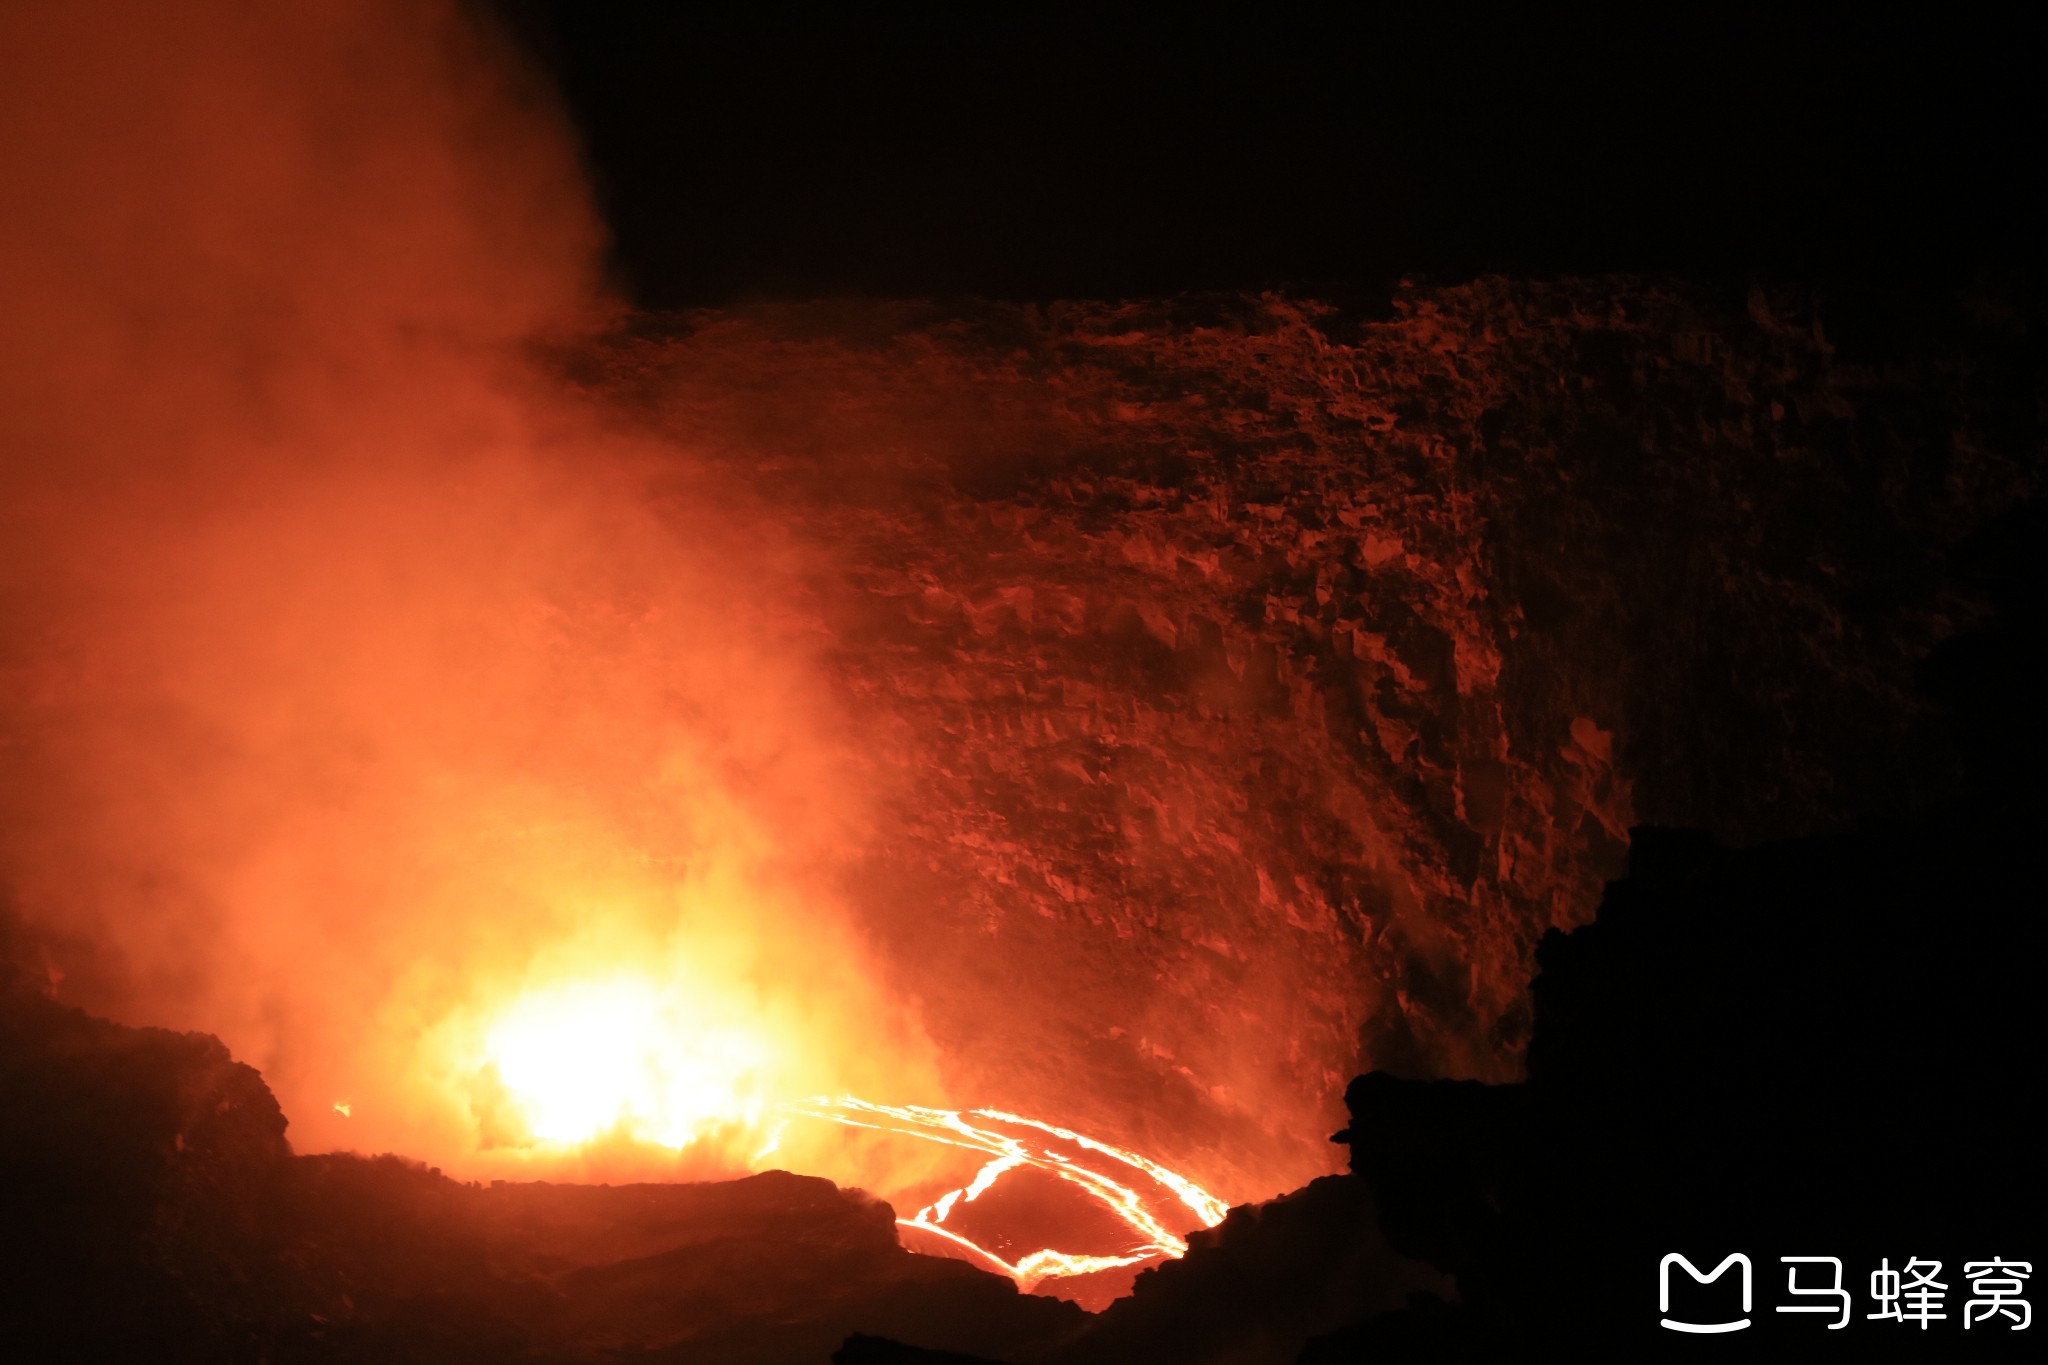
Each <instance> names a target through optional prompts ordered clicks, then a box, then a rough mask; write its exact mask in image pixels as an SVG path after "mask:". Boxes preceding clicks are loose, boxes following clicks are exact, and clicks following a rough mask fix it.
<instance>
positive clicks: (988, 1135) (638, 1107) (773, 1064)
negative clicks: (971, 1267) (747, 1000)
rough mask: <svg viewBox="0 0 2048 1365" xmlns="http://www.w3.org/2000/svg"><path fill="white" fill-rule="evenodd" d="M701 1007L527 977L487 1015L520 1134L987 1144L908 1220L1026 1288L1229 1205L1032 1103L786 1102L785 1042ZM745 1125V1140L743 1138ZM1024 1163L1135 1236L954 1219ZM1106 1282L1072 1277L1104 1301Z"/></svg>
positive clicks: (494, 1056)
mask: <svg viewBox="0 0 2048 1365" xmlns="http://www.w3.org/2000/svg"><path fill="white" fill-rule="evenodd" d="M704 1008H705V1007H704V1004H703V1002H702V1001H701V1000H699V999H695V998H693V997H691V996H689V995H687V994H685V993H683V992H681V991H679V990H676V989H673V988H662V987H658V986H656V985H654V984H653V983H652V982H651V981H650V980H648V979H646V978H644V977H636V976H624V975H622V976H616V977H610V978H603V977H599V978H589V979H582V980H576V981H572V982H569V983H567V984H560V985H556V986H554V987H551V988H548V989H544V990H538V991H531V992H529V993H527V994H525V995H523V996H521V997H519V998H518V999H517V1000H516V1001H515V1002H514V1003H513V1004H512V1005H511V1006H509V1007H508V1008H507V1009H506V1010H505V1011H504V1012H503V1013H501V1014H499V1015H498V1016H496V1018H495V1020H494V1021H493V1022H492V1023H490V1025H489V1026H488V1027H487V1028H486V1029H485V1030H484V1032H483V1035H482V1051H481V1055H480V1057H479V1058H478V1064H479V1065H480V1066H481V1067H482V1068H483V1069H484V1072H485V1074H488V1075H490V1076H491V1077H493V1078H494V1080H495V1081H496V1082H497V1083H498V1084H499V1085H501V1086H502V1088H503V1093H504V1094H505V1096H506V1097H507V1098H508V1099H509V1101H510V1104H511V1106H512V1109H513V1111H514V1113H515V1114H516V1118H517V1125H518V1127H519V1128H520V1129H521V1130H523V1131H522V1132H521V1134H520V1139H519V1140H520V1141H521V1142H522V1143H525V1144H531V1145H532V1146H534V1147H536V1148H541V1149H549V1148H552V1149H555V1150H573V1149H577V1148H579V1147H582V1146H584V1145H585V1144H591V1143H595V1142H597V1141H599V1140H601V1139H613V1138H619V1137H623V1138H625V1139H628V1140H629V1141H631V1142H637V1143H649V1144H654V1145H656V1146H659V1147H663V1148H669V1149H672V1150H675V1151H682V1150H684V1149H687V1148H690V1147H691V1146H692V1145H693V1144H695V1143H698V1142H700V1141H703V1140H704V1139H706V1138H709V1137H713V1136H716V1138H717V1139H718V1140H719V1142H720V1143H721V1144H723V1146H724V1147H725V1149H726V1150H728V1151H730V1152H732V1153H734V1157H735V1160H736V1162H741V1163H744V1164H745V1165H747V1166H750V1167H758V1166H760V1165H761V1163H762V1162H763V1161H764V1160H765V1159H766V1158H768V1157H769V1156H770V1155H771V1154H772V1153H775V1152H776V1151H778V1150H779V1148H780V1145H781V1140H782V1137H783V1134H784V1131H785V1130H786V1128H787V1126H788V1124H789V1123H790V1122H791V1121H793V1120H799V1119H811V1120H822V1121H825V1122H828V1123H834V1124H841V1125H844V1126H846V1127H850V1128H860V1129H868V1130H872V1131H875V1132H880V1133H885V1134H891V1135H894V1136H898V1137H904V1138H912V1139H916V1140H918V1141H920V1142H929V1143H937V1144H940V1145H942V1146H947V1147H953V1148H958V1149H961V1150H964V1151H968V1152H973V1153H978V1154H981V1155H983V1156H985V1157H986V1158H987V1159H986V1160H985V1161H983V1162H982V1164H981V1165H980V1167H979V1169H978V1170H977V1171H976V1173H975V1175H974V1177H973V1179H971V1180H970V1181H968V1182H967V1183H966V1184H964V1185H962V1186H960V1187H958V1188H956V1189H952V1190H949V1191H947V1192H946V1193H945V1194H943V1195H941V1196H940V1197H939V1198H937V1199H935V1200H933V1201H932V1202H930V1203H929V1204H926V1205H925V1206H924V1207H923V1208H920V1209H918V1210H917V1212H916V1213H914V1214H912V1215H910V1216H909V1217H907V1218H899V1219H897V1222H898V1224H899V1225H901V1226H902V1227H904V1228H907V1229H916V1230H917V1231H918V1232H919V1233H920V1234H927V1235H930V1236H932V1237H936V1238H938V1239H941V1241H942V1242H943V1243H944V1244H945V1245H944V1247H943V1248H942V1250H943V1251H945V1252H947V1253H949V1254H955V1255H958V1256H960V1257H961V1258H962V1259H965V1260H968V1261H971V1262H973V1263H976V1264H979V1265H981V1266H983V1267H984V1268H986V1269H990V1270H995V1271H998V1272H1000V1273H1002V1274H1004V1275H1008V1276H1010V1277H1011V1278H1012V1279H1014V1280H1015V1281H1016V1282H1017V1284H1018V1287H1019V1288H1021V1289H1023V1290H1026V1291H1027V1292H1028V1291H1031V1290H1034V1289H1037V1288H1038V1287H1039V1286H1041V1285H1045V1284H1047V1283H1048V1282H1053V1281H1070V1280H1075V1279H1077V1278H1078V1277H1083V1276H1093V1275H1101V1274H1103V1273H1104V1272H1111V1271H1120V1270H1132V1269H1134V1268H1139V1267H1143V1266H1145V1265H1147V1264H1151V1263H1155V1262H1158V1261H1161V1260H1166V1259H1171V1258H1175V1257H1179V1256H1182V1255H1184V1254H1185V1253H1186V1251H1187V1243H1186V1241H1185V1240H1184V1239H1183V1237H1182V1235H1181V1234H1182V1232H1183V1231H1185V1230H1186V1229H1188V1228H1190V1227H1193V1226H1202V1227H1213V1226H1214V1225H1216V1224H1217V1223H1219V1222H1221V1221H1222V1220H1223V1215H1224V1212H1225V1205H1224V1203H1223V1201H1222V1200H1220V1199H1217V1198H1216V1197H1215V1196H1214V1195H1211V1194H1210V1193H1209V1192H1208V1191H1206V1190H1204V1189H1203V1188H1202V1187H1201V1186H1199V1185H1197V1184H1196V1183H1195V1182H1193V1181H1192V1180H1189V1179H1187V1178H1186V1177H1185V1176H1182V1175H1179V1174H1177V1173H1175V1172H1173V1171H1170V1170H1168V1169H1166V1168H1165V1167H1163V1166H1161V1165H1159V1164H1158V1163H1156V1162H1154V1161H1151V1160H1149V1159H1148V1158H1146V1157H1143V1156H1140V1155H1138V1154H1137V1153H1136V1152H1132V1151H1128V1150H1126V1149H1124V1148H1121V1147H1116V1146H1112V1145H1111V1144H1109V1143H1106V1142H1102V1141H1099V1140H1097V1139H1095V1138H1091V1137H1088V1136H1085V1135H1083V1134H1081V1133H1077V1132H1074V1131H1073V1130H1071V1129H1067V1128H1062V1127H1059V1126H1057V1125H1055V1124H1050V1123H1045V1122H1043V1121H1041V1120H1038V1119H1032V1118H1026V1117H1024V1116H1023V1115H1020V1114H1012V1113H1007V1112H1004V1111H1002V1110H997V1109H971V1110H964V1111H963V1110H953V1109H938V1108H930V1107H925V1106H920V1105H888V1104H877V1103H875V1102H873V1101H869V1100H863V1099H857V1098H854V1097H852V1096H839V1097H836V1098H823V1097H820V1098H812V1099H806V1100H799V1101H793V1102H776V1101H774V1100H772V1099H771V1098H770V1097H769V1091H770V1090H771V1089H772V1088H774V1083H773V1081H772V1080H770V1077H772V1076H774V1075H776V1074H777V1073H778V1063H779V1061H780V1060H781V1058H780V1055H779V1053H780V1050H779V1049H777V1048H776V1047H773V1046H771V1045H770V1044H769V1043H768V1042H767V1041H766V1038H765V1036H764V1035H763V1034H762V1033H759V1032H755V1031H750V1030H749V1029H748V1028H746V1027H744V1026H742V1025H741V1024H739V1023H737V1022H735V1021H734V1020H732V1019H731V1018H730V1016H728V1017H726V1019H725V1021H724V1022H723V1023H722V1024H721V1025H719V1026H717V1027H707V1021H706V1019H705V1018H704V1017H703V1015H704ZM784 1093H787V1092H784ZM736 1138H740V1139H744V1141H745V1144H746V1145H744V1146H735V1145H734V1140H735V1139H736ZM747 1152H751V1154H752V1155H751V1157H750V1158H749V1157H747V1156H745V1155H744V1154H745V1153H747ZM797 1164H801V1158H798V1159H797ZM1024 1171H1037V1172H1041V1173H1043V1174H1045V1175H1048V1176H1052V1177H1054V1178H1056V1179H1057V1180H1059V1181H1061V1182H1064V1184H1065V1185H1067V1186H1070V1187H1072V1188H1073V1189H1075V1190H1077V1191H1078V1192H1079V1193H1080V1194H1081V1195H1082V1196H1084V1197H1085V1198H1086V1199H1088V1200H1090V1201H1093V1203H1094V1204H1095V1205H1098V1206H1099V1207H1100V1208H1101V1209H1102V1210H1104V1211H1106V1212H1107V1213H1108V1214H1109V1215H1110V1216H1111V1218H1112V1219H1113V1220H1114V1223H1113V1224H1112V1226H1120V1227H1121V1228H1123V1229H1125V1230H1127V1232H1128V1240H1127V1241H1126V1242H1125V1243H1124V1244H1123V1245H1121V1246H1119V1247H1118V1248H1117V1249H1116V1250H1114V1251H1112V1252H1109V1253H1107V1254H1103V1253H1099V1252H1098V1253H1090V1252H1081V1251H1068V1250H1061V1249H1060V1248H1058V1247H1054V1246H1046V1247H1042V1248H1040V1249H1038V1250H1035V1251H1031V1252H1029V1253H1028V1254H1024V1255H1021V1256H1016V1257H1015V1258H1014V1259H1012V1258H1009V1257H1006V1256H1004V1255H1002V1254H1000V1253H999V1252H998V1251H996V1250H993V1249H991V1248H990V1247H988V1246H986V1245H983V1244H982V1243H981V1242H979V1241H976V1240H975V1238H973V1237H971V1236H969V1235H967V1234H966V1233H964V1232H962V1231H961V1230H960V1229H959V1228H958V1227H956V1226H949V1225H948V1220H949V1219H950V1218H952V1216H953V1215H954V1214H956V1213H958V1212H959V1211H960V1210H961V1209H962V1208H964V1207H965V1206H967V1205H970V1204H974V1203H975V1202H976V1201H977V1200H980V1199H981V1198H982V1197H983V1196H984V1195H986V1194H988V1193H989V1191H991V1190H993V1189H995V1188H996V1187H997V1186H998V1185H999V1184H1000V1183H1001V1182H1002V1181H1003V1179H1004V1178H1005V1177H1006V1176H1009V1175H1011V1174H1013V1173H1017V1172H1024ZM927 1188H928V1187H927ZM914 1249H916V1248H913V1250H914ZM1099 1286H1100V1282H1097V1285H1096V1286H1092V1287H1090V1288H1089V1289H1088V1290H1087V1291H1086V1292H1080V1291H1074V1292H1075V1294H1076V1297H1082V1298H1085V1297H1090V1296H1091V1295H1092V1296H1093V1297H1095V1298H1097V1299H1101V1300H1103V1301H1106V1298H1107V1294H1105V1293H1104V1292H1102V1291H1101V1290H1100V1287H1099ZM1109 1292H1111V1293H1113V1292H1114V1291H1109Z"/></svg>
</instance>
